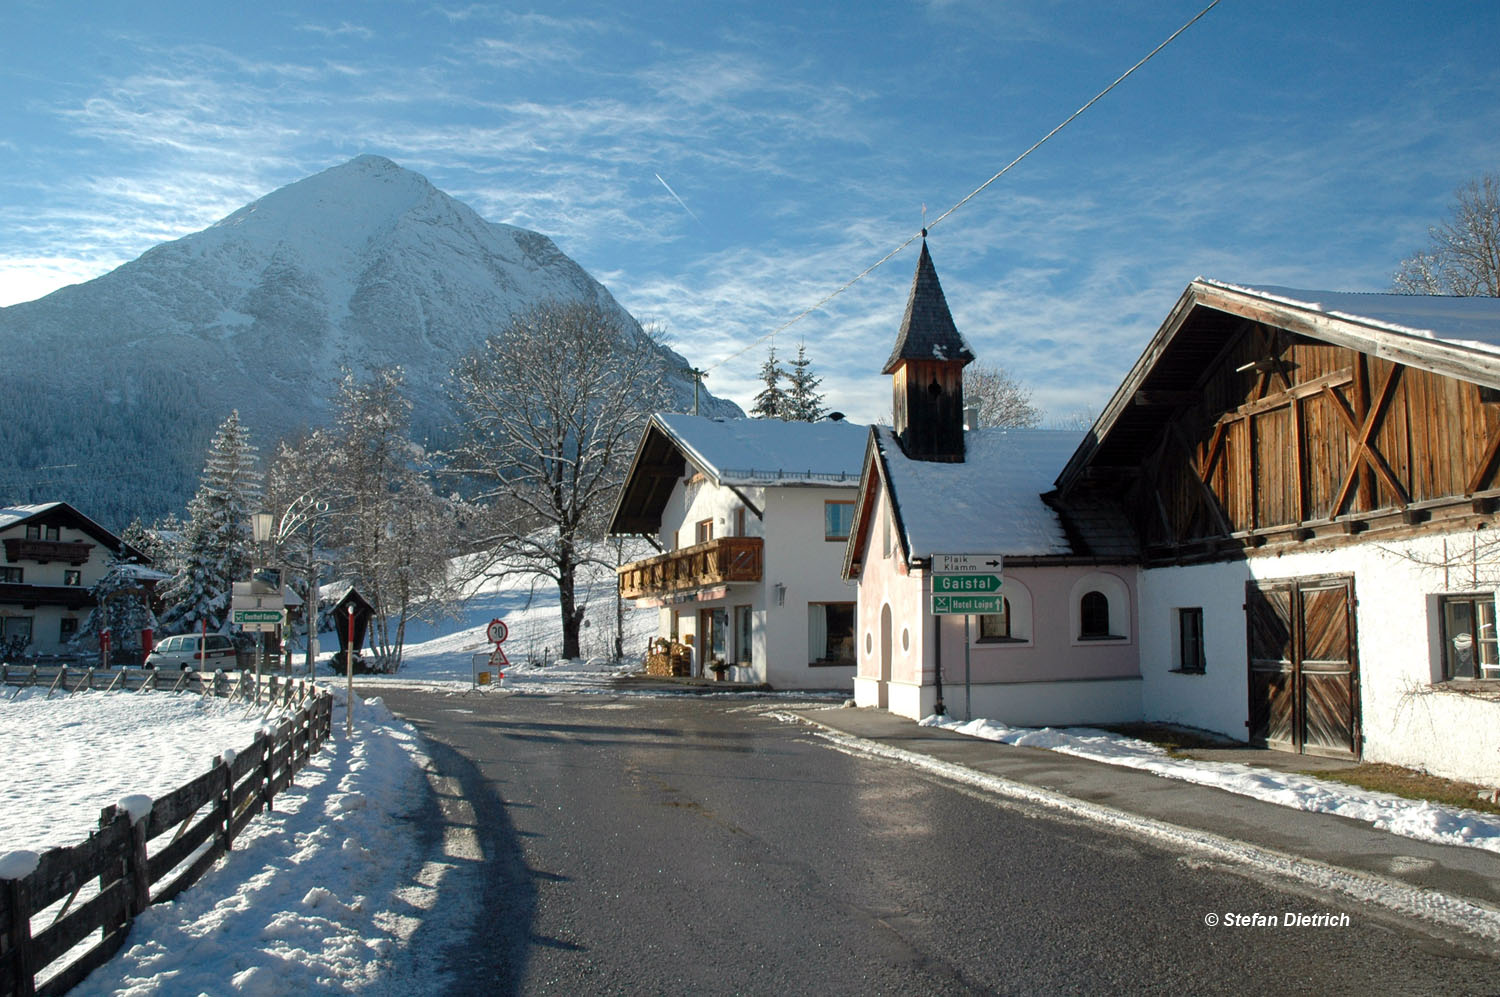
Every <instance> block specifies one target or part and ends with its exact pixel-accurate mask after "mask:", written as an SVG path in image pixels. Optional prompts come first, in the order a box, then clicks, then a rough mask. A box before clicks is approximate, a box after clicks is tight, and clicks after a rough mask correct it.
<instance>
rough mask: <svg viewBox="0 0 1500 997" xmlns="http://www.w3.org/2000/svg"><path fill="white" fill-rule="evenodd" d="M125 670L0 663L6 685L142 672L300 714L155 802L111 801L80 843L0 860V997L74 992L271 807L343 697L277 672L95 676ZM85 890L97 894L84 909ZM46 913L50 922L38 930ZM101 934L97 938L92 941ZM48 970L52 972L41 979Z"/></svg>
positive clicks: (323, 734)
mask: <svg viewBox="0 0 1500 997" xmlns="http://www.w3.org/2000/svg"><path fill="white" fill-rule="evenodd" d="M118 671H125V670H123V669H114V670H110V671H105V672H100V673H97V674H95V673H94V670H93V669H72V670H71V672H72V673H73V674H72V675H71V676H70V675H69V672H70V669H67V668H59V669H46V668H23V669H16V668H6V667H0V688H3V687H4V686H5V685H17V686H20V687H22V688H24V687H26V686H42V685H46V686H47V689H48V693H47V694H48V696H51V695H53V694H54V693H55V692H57V691H58V690H59V689H62V690H64V691H66V692H68V693H69V694H72V693H73V692H78V691H82V690H84V689H91V688H130V687H131V686H130V684H129V683H130V682H131V681H135V682H136V683H137V684H136V685H135V686H134V688H135V689H136V690H144V689H149V688H152V687H153V686H159V687H163V688H165V687H167V686H168V685H169V684H170V685H171V686H172V687H175V688H177V689H178V690H179V691H192V692H197V693H199V694H201V695H205V696H207V695H220V696H225V697H230V698H237V699H245V700H247V701H249V700H253V699H256V698H257V697H259V700H258V701H260V702H263V703H266V704H268V705H273V706H281V707H283V708H287V709H291V708H295V710H296V712H295V713H293V714H292V716H290V717H288V718H286V719H283V720H282V721H281V722H280V723H279V724H277V726H276V727H275V729H274V730H272V731H264V730H263V731H262V732H261V733H260V734H259V735H258V736H257V737H256V739H255V741H254V743H253V744H252V745H251V746H250V747H249V749H247V750H245V751H242V752H239V753H230V752H225V754H224V755H221V756H220V757H218V758H217V759H215V761H214V765H213V767H212V768H210V769H209V770H208V771H207V772H205V773H203V774H202V775H200V776H198V777H197V778H196V779H193V780H192V781H191V782H189V783H187V784H186V785H184V786H181V787H179V788H177V789H175V790H173V791H172V792H170V793H167V794H166V795H165V796H162V797H161V798H159V799H157V800H154V801H151V802H150V806H149V807H146V806H144V802H145V801H144V798H141V801H142V804H143V805H142V806H141V807H139V808H135V807H132V808H131V810H130V811H127V810H124V809H121V808H120V807H117V806H109V807H105V808H104V810H103V812H102V813H101V814H100V816H99V830H98V831H97V832H95V833H93V834H90V835H89V837H88V840H87V841H84V842H83V843H82V844H78V845H73V846H68V847H62V848H53V849H51V850H49V851H46V852H43V853H41V854H40V855H36V856H34V862H33V861H32V858H33V856H31V855H30V854H29V853H16V852H13V853H11V854H10V855H8V856H4V857H0V997H33V995H44V997H45V995H56V994H63V993H66V992H67V991H68V990H69V989H70V988H72V987H73V986H74V985H75V984H77V983H78V982H80V981H81V980H82V979H83V978H84V977H85V976H87V975H88V974H89V973H90V972H91V971H92V970H94V969H95V968H97V967H98V966H100V965H102V964H103V963H104V962H105V961H107V960H108V959H109V958H110V957H111V956H113V955H114V954H115V952H116V951H118V950H119V948H120V946H121V945H122V944H123V943H124V941H125V936H126V935H127V934H128V933H129V931H130V925H131V923H132V922H133V920H134V918H135V916H136V915H137V914H139V913H141V912H142V911H143V910H145V909H146V907H147V906H149V905H151V904H155V903H165V902H166V901H168V900H171V899H173V898H174V897H176V896H177V895H178V894H179V893H181V892H182V891H183V890H185V889H187V888H188V887H189V886H191V885H193V884H194V883H195V882H197V881H198V879H199V878H200V877H201V876H202V875H203V874H204V873H205V872H207V871H208V870H209V869H210V868H211V867H212V866H213V864H214V862H215V861H217V860H218V859H219V858H220V857H221V856H223V855H224V854H225V853H226V852H228V851H230V850H231V848H232V847H233V845H234V839H235V836H236V835H237V834H239V832H240V831H241V830H243V829H244V827H245V825H246V824H248V823H249V822H250V820H251V819H252V818H253V817H255V815H256V814H258V813H260V812H261V811H262V810H267V809H270V807H271V803H272V801H273V799H274V798H275V796H276V794H277V793H279V792H281V791H282V790H283V789H285V788H286V787H287V786H289V785H291V783H292V778H293V776H295V775H296V773H297V772H299V771H300V770H301V769H302V768H303V766H305V765H306V764H307V762H308V760H309V759H311V758H312V756H313V755H314V754H316V753H317V751H318V749H319V748H321V747H322V745H323V742H324V741H326V740H328V738H329V736H330V734H331V732H332V730H333V697H332V696H330V695H329V694H328V693H327V692H325V691H322V690H319V689H318V688H317V687H316V686H315V685H313V684H312V683H311V682H305V681H302V680H294V679H283V678H281V677H279V676H270V677H266V678H262V679H261V681H260V682H259V683H258V684H257V682H256V679H255V675H254V673H246V672H241V673H239V675H238V676H230V675H226V674H224V673H223V672H218V673H215V674H214V675H211V676H205V675H203V674H201V673H199V672H184V673H182V674H181V675H179V676H173V675H171V674H170V673H167V674H163V675H160V676H156V677H154V678H153V677H152V676H154V675H155V673H154V672H152V670H151V669H128V671H131V672H137V673H140V672H150V673H151V675H144V674H138V675H135V676H133V677H132V678H131V679H126V678H124V677H123V676H120V675H117V674H116V675H113V677H112V678H111V679H110V681H109V683H108V685H95V684H94V683H95V682H103V681H104V677H105V676H110V675H111V674H112V673H113V672H118ZM51 672H56V673H57V674H50V673H51ZM70 677H71V678H72V680H73V688H72V689H69V688H68V681H69V678H70ZM122 802H125V801H122ZM26 866H29V867H30V868H29V869H25V868H24V867H26ZM86 892H87V893H91V894H92V895H91V896H88V897H87V898H86V899H85V901H84V902H83V903H81V904H79V905H78V906H77V907H74V906H73V904H74V902H75V901H76V900H77V899H78V898H79V896H80V894H84V893H86ZM54 908H55V910H54ZM49 916H50V920H49ZM38 921H41V922H45V923H44V924H42V926H41V927H40V930H37V922H38ZM91 935H95V936H96V940H95V941H93V943H92V944H88V942H89V938H90V936H91ZM85 945H87V947H85ZM58 963H62V965H61V966H58ZM40 977H45V979H44V981H43V982H42V983H40V984H39V983H37V979H38V978H40Z"/></svg>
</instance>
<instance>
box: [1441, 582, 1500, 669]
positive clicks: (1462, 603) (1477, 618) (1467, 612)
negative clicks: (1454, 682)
mask: <svg viewBox="0 0 1500 997" xmlns="http://www.w3.org/2000/svg"><path fill="white" fill-rule="evenodd" d="M1441 604H1442V610H1443V678H1444V679H1500V654H1497V653H1496V651H1497V648H1496V643H1495V597H1494V596H1491V595H1454V596H1445V597H1444V598H1443V599H1442V600H1441Z"/></svg>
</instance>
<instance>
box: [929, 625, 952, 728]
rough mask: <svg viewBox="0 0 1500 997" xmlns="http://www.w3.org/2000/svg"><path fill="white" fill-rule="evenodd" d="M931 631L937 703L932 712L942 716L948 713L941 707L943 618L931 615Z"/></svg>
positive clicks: (945, 708)
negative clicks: (932, 634) (935, 669)
mask: <svg viewBox="0 0 1500 997" xmlns="http://www.w3.org/2000/svg"><path fill="white" fill-rule="evenodd" d="M932 630H933V633H934V635H935V636H934V638H933V642H932V658H933V662H932V663H933V665H935V666H936V668H937V677H936V679H935V680H934V684H935V685H936V686H937V702H936V703H934V704H933V705H932V712H933V713H935V714H937V715H938V716H943V715H944V714H945V713H947V712H948V709H947V707H945V706H944V705H943V618H942V617H941V616H939V615H937V614H936V613H934V614H932Z"/></svg>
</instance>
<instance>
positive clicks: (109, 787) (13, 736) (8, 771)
mask: <svg viewBox="0 0 1500 997" xmlns="http://www.w3.org/2000/svg"><path fill="white" fill-rule="evenodd" d="M46 692H47V690H45V689H21V690H16V689H4V690H0V758H3V759H5V780H4V782H3V783H0V854H3V853H5V852H8V851H14V850H20V849H27V850H30V851H37V852H40V851H45V850H47V849H48V848H56V847H59V846H62V845H75V844H78V843H79V842H81V841H82V840H83V839H84V838H87V837H88V836H89V833H90V832H92V831H97V830H98V829H99V811H100V810H102V809H104V808H105V807H107V806H109V805H110V804H112V803H118V802H119V800H120V798H121V797H123V796H125V795H127V794H132V793H144V794H146V795H148V796H153V797H154V796H160V795H163V794H164V793H167V792H170V791H171V790H174V789H176V788H177V787H178V786H181V785H182V784H183V783H185V782H187V781H188V780H189V779H192V778H193V777H194V776H196V775H199V774H200V773H202V772H203V771H204V770H206V769H207V768H209V767H210V766H211V765H212V763H213V760H214V758H215V757H217V756H218V754H219V753H220V752H222V751H223V750H224V749H225V748H233V749H236V750H242V749H245V748H248V747H249V746H250V744H251V743H252V742H253V741H254V740H255V736H256V734H257V733H258V732H259V730H260V728H261V726H262V725H264V724H266V723H268V722H269V721H270V717H269V716H268V714H267V713H266V711H265V710H264V709H262V710H254V709H247V708H246V706H245V704H244V703H231V702H229V701H227V700H223V699H216V698H213V697H209V698H208V699H204V698H202V697H200V696H197V695H191V694H190V695H170V694H167V693H150V692H148V693H135V692H84V693H80V694H78V695H74V696H68V695H67V694H65V693H55V694H54V695H53V696H52V697H51V698H50V699H49V698H47V696H46ZM18 693H19V695H17V694H18ZM12 696H16V697H17V698H15V699H12V698H11V697H12Z"/></svg>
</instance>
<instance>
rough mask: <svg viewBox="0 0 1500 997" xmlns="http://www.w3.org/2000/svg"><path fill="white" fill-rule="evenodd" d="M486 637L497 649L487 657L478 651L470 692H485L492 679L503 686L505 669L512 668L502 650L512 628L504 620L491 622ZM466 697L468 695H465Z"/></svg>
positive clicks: (475, 654)
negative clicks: (502, 645)
mask: <svg viewBox="0 0 1500 997" xmlns="http://www.w3.org/2000/svg"><path fill="white" fill-rule="evenodd" d="M484 635H485V636H486V637H488V638H489V640H490V643H492V644H494V645H495V649H494V650H492V651H490V653H489V654H488V655H486V654H485V653H484V652H483V651H476V652H475V653H474V658H473V662H472V664H473V668H474V681H473V684H472V685H470V686H469V692H479V693H483V692H485V691H486V690H485V688H484V687H485V686H488V685H489V684H490V679H491V678H492V677H493V678H496V679H498V680H499V681H500V682H501V683H502V684H503V683H504V682H505V672H504V670H503V669H505V668H508V667H510V659H509V658H507V657H506V656H505V652H504V651H503V650H501V649H500V645H501V644H504V643H505V638H507V637H509V636H510V628H509V627H507V626H506V625H505V621H504V620H498V619H496V620H491V621H490V624H489V626H487V627H485V628H484ZM464 695H468V693H465V694H464Z"/></svg>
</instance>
